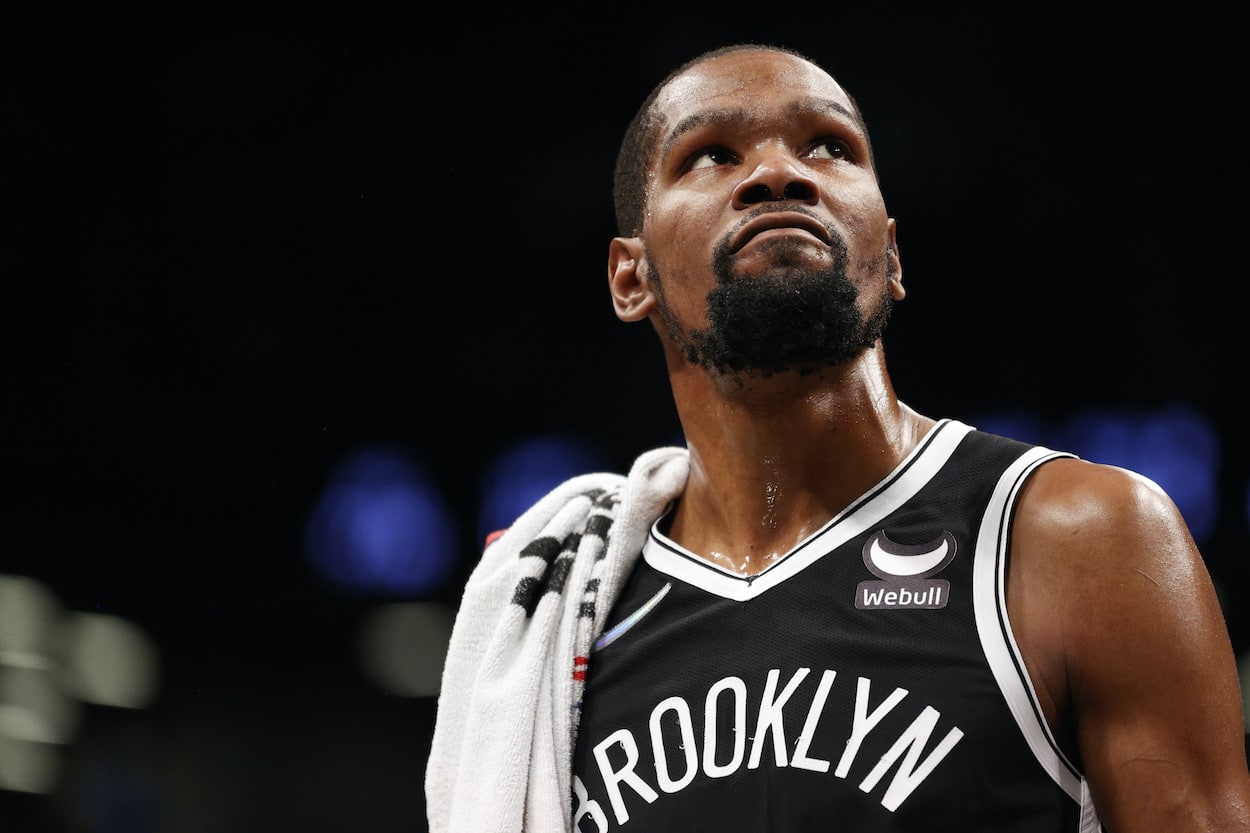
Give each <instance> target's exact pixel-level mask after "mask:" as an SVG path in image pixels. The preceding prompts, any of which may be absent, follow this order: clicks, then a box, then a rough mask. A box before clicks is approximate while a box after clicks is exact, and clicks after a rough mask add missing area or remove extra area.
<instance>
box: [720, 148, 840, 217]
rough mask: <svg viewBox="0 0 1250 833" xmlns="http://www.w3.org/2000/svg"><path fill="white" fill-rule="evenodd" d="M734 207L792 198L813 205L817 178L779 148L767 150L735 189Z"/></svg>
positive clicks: (818, 196)
mask: <svg viewBox="0 0 1250 833" xmlns="http://www.w3.org/2000/svg"><path fill="white" fill-rule="evenodd" d="M733 199H734V207H735V208H747V207H749V206H752V205H757V204H759V203H762V202H772V201H776V200H795V201H796V202H802V203H806V204H808V205H815V204H816V203H817V202H818V201H819V199H820V188H819V186H817V184H816V180H814V179H812V177H811V176H809V175H808V173H807V171H806V169H805V168H803V166H802V165H800V164H798V163H797V162H796V160H795V159H794V157H792V156H790V155H789V154H788V153H787V152H785V151H781V150H773V151H770V152H768V153H766V154H765V155H764V156H763V157H762V158H761V159H760V160H759V162H758V164H756V166H755V168H754V169H753V170H751V172H750V174H749V175H747V176H746V177H745V178H744V179H743V180H742V181H741V182H740V183H738V187H737V188H735V189H734V195H733Z"/></svg>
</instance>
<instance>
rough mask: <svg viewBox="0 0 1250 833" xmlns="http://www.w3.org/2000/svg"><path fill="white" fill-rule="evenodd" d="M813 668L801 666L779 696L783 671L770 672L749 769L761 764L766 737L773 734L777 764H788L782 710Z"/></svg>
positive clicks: (756, 728) (761, 704) (761, 703)
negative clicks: (779, 681) (778, 683)
mask: <svg viewBox="0 0 1250 833" xmlns="http://www.w3.org/2000/svg"><path fill="white" fill-rule="evenodd" d="M811 670H812V669H810V668H800V669H799V670H798V671H796V672H795V674H794V676H793V677H791V678H790V682H788V683H786V687H785V689H784V690H783V691H782V692H781V695H780V696H777V680H778V678H779V677H780V676H781V672H780V671H778V670H777V669H776V668H774V669H773V670H771V671H769V672H768V682H767V683H765V684H764V699H763V700H762V701H760V714H759V718H758V719H757V721H756V723H755V737H754V739H753V740H752V743H751V759H750V760H749V761H747V768H748V769H756V768H757V767H759V765H760V756H761V755H762V754H763V753H764V737H765V735H768V734H769V733H772V734H773V759H774V761H775V762H776V764H777V766H785V765H786V733H785V729H784V728H783V727H782V725H781V720H782V715H781V710H782V709H783V708H785V705H786V701H787V700H789V699H790V697H791V695H793V694H794V690H795V689H796V688H798V686H799V683H801V682H803V678H804V677H806V676H807V675H808V672H810V671H811Z"/></svg>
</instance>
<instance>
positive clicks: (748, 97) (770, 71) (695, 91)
mask: <svg viewBox="0 0 1250 833" xmlns="http://www.w3.org/2000/svg"><path fill="white" fill-rule="evenodd" d="M813 99H824V100H827V101H830V102H832V103H833V104H835V105H839V106H840V107H841V108H844V109H845V110H846V111H848V112H853V111H854V106H853V104H852V103H851V99H850V96H849V95H847V93H846V91H845V90H843V89H842V87H841V86H839V85H838V83H837V82H836V81H834V80H833V78H832V77H831V76H830V75H829V74H828V73H826V72H825V71H824V70H822V69H820V68H819V67H817V66H814V65H812V64H810V63H808V62H807V61H804V60H802V59H801V58H798V57H795V56H794V55H788V54H785V53H781V52H771V51H765V50H745V51H740V52H730V53H728V54H726V55H721V56H719V57H716V58H712V59H710V60H707V61H703V62H701V63H699V64H696V65H695V66H693V67H691V68H690V69H688V70H686V71H685V72H683V73H682V74H681V75H679V76H677V77H676V78H674V79H673V80H672V81H670V82H669V83H668V85H667V86H666V87H665V88H664V90H663V91H662V92H661V94H660V95H659V96H658V97H657V98H656V102H655V111H656V113H657V114H658V115H660V116H661V117H662V119H663V121H664V123H665V124H667V125H668V127H669V128H670V129H671V128H672V127H673V126H674V125H677V124H681V123H682V122H683V121H685V120H687V119H690V118H692V117H695V116H697V115H698V114H699V113H701V112H707V111H712V110H722V109H726V110H727V109H736V110H741V111H742V112H743V113H744V114H745V115H750V116H755V117H762V116H764V115H766V113H768V112H770V111H771V112H781V111H786V110H790V109H791V108H792V107H793V106H794V105H795V104H796V103H797V102H802V101H811V100H813Z"/></svg>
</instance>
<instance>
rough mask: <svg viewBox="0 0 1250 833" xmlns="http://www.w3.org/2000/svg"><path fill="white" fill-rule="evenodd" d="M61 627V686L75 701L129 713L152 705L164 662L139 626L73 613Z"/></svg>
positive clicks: (101, 615) (93, 614) (113, 617)
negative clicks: (62, 663) (71, 694)
mask: <svg viewBox="0 0 1250 833" xmlns="http://www.w3.org/2000/svg"><path fill="white" fill-rule="evenodd" d="M61 628H62V630H61V633H60V639H61V640H62V650H63V651H64V654H63V662H64V666H63V668H62V669H61V670H62V683H63V685H64V686H65V687H66V689H67V690H69V691H70V692H71V693H73V695H74V696H75V697H77V698H78V699H79V700H82V701H83V702H86V703H96V704H98V705H103V706H115V707H118V708H125V709H141V708H145V707H146V706H148V705H149V704H150V703H151V702H152V699H153V698H154V697H155V696H156V690H157V687H158V682H159V678H160V659H159V656H158V654H157V651H156V648H155V646H154V645H153V644H152V641H151V640H150V639H149V638H148V636H147V634H145V633H144V632H143V631H142V630H141V629H140V628H139V627H138V626H136V625H135V624H133V623H131V622H128V621H126V620H125V619H122V618H120V617H117V616H109V615H105V614H100V613H72V614H70V615H68V616H66V617H65V619H64V621H63V622H62V623H61Z"/></svg>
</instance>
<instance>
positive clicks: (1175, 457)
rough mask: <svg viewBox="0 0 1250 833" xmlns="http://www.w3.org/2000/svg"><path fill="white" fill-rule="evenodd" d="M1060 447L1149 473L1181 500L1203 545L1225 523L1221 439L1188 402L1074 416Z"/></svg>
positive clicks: (1182, 509) (1182, 512) (1150, 476)
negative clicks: (1221, 515) (1220, 520)
mask: <svg viewBox="0 0 1250 833" xmlns="http://www.w3.org/2000/svg"><path fill="white" fill-rule="evenodd" d="M1059 437H1060V439H1059V442H1061V443H1064V444H1065V445H1064V447H1066V448H1067V449H1068V450H1069V451H1073V452H1075V453H1077V454H1079V455H1080V456H1082V457H1084V458H1085V459H1087V460H1093V461H1094V462H1098V463H1109V464H1111V465H1115V466H1121V467H1123V468H1126V469H1131V470H1132V471H1135V472H1138V473H1139V474H1143V475H1145V476H1146V477H1149V478H1150V479H1151V480H1153V481H1154V482H1156V483H1158V484H1159V486H1160V487H1161V488H1162V489H1163V490H1164V491H1165V492H1167V493H1168V495H1169V496H1170V497H1171V498H1172V500H1173V501H1175V503H1176V505H1177V507H1178V508H1179V509H1180V510H1181V514H1182V515H1184V516H1185V522H1186V523H1187V524H1188V525H1189V531H1190V533H1191V534H1192V535H1193V536H1194V538H1195V540H1197V541H1199V542H1202V541H1203V540H1205V539H1206V538H1208V537H1209V536H1210V535H1211V533H1212V532H1213V531H1214V529H1215V524H1216V521H1217V520H1218V518H1219V504H1220V496H1219V469H1220V452H1221V448H1220V438H1219V433H1218V432H1217V431H1216V429H1215V427H1214V425H1212V423H1211V422H1210V420H1208V419H1207V418H1206V417H1205V416H1204V415H1203V414H1202V413H1201V412H1199V411H1198V410H1197V409H1195V408H1194V407H1192V406H1190V405H1189V404H1187V403H1181V402H1177V403H1172V404H1170V405H1167V406H1165V407H1162V408H1159V409H1157V410H1154V411H1120V412H1114V411H1090V412H1087V413H1084V414H1080V415H1077V416H1075V417H1073V418H1072V419H1071V420H1069V422H1068V423H1067V424H1066V425H1065V426H1064V428H1063V429H1062V431H1061V432H1060V434H1059Z"/></svg>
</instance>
